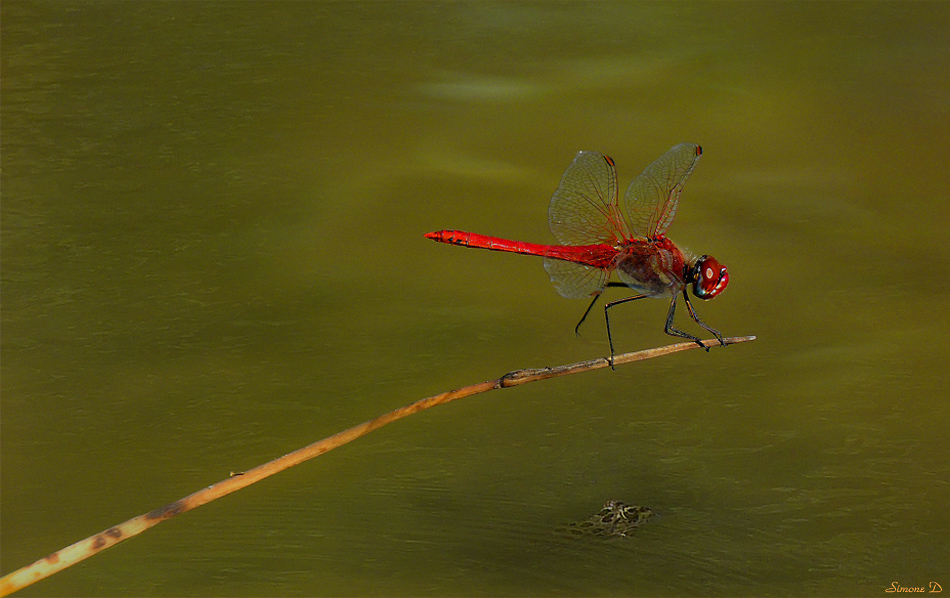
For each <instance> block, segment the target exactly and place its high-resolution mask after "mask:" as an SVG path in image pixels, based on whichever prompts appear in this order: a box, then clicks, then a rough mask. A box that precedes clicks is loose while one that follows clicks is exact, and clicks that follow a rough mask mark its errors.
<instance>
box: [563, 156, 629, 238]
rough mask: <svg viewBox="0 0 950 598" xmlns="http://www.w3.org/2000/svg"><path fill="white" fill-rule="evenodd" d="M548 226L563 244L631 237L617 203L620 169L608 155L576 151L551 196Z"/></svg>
mask: <svg viewBox="0 0 950 598" xmlns="http://www.w3.org/2000/svg"><path fill="white" fill-rule="evenodd" d="M548 225H549V226H550V228H551V232H552V233H554V236H555V237H557V240H558V241H560V242H561V243H562V244H564V245H595V244H598V243H606V244H610V245H613V244H615V243H616V242H617V241H618V240H623V239H626V238H628V236H629V233H628V230H627V225H626V224H625V223H624V221H623V217H622V216H621V214H620V208H619V206H618V192H617V170H616V168H615V167H614V161H613V160H611V159H610V157H609V156H605V155H603V154H600V153H597V152H578V153H577V156H576V157H575V158H574V161H573V162H571V165H570V166H568V167H567V170H566V171H564V176H562V177H561V184H560V185H558V188H557V191H555V192H554V195H553V196H552V197H551V204H550V205H549V206H548Z"/></svg>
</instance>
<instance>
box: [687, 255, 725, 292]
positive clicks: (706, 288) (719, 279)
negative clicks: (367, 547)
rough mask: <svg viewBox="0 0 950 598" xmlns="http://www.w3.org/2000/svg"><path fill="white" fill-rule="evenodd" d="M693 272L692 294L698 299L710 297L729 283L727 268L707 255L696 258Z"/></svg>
mask: <svg viewBox="0 0 950 598" xmlns="http://www.w3.org/2000/svg"><path fill="white" fill-rule="evenodd" d="M693 274H694V277H695V279H694V281H693V294H694V295H696V296H697V297H699V298H700V299H712V298H713V297H715V296H716V295H718V294H719V293H721V292H722V291H723V289H725V288H726V285H727V284H729V270H727V269H726V267H725V266H723V265H722V264H720V263H719V262H718V261H717V260H716V258H714V257H710V256H708V255H704V256H703V257H701V258H699V260H697V262H696V268H695V270H693Z"/></svg>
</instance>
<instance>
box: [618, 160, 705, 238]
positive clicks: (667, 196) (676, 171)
mask: <svg viewBox="0 0 950 598" xmlns="http://www.w3.org/2000/svg"><path fill="white" fill-rule="evenodd" d="M702 153H703V149H702V148H701V147H699V146H698V145H696V144H695V143H681V144H679V145H677V146H675V147H674V148H673V149H671V150H670V151H668V152H666V153H665V154H663V155H662V156H660V158H659V159H658V160H657V161H656V162H654V163H653V164H650V165H649V166H647V167H646V169H645V170H644V171H643V173H642V174H640V176H638V177H637V178H636V179H635V180H634V181H633V182H632V183H630V187H628V188H627V194H626V195H625V196H624V198H623V207H624V210H626V212H627V222H628V223H629V224H630V227H631V229H632V230H633V233H634V234H635V235H637V236H639V237H653V236H655V235H661V234H663V233H665V232H666V229H667V228H669V226H670V223H671V222H673V216H675V215H676V206H677V204H678V203H679V200H680V193H682V192H683V185H685V184H686V179H688V178H689V175H690V173H691V172H693V168H695V166H696V161H697V160H699V156H701V155H702Z"/></svg>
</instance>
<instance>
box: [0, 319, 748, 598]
mask: <svg viewBox="0 0 950 598" xmlns="http://www.w3.org/2000/svg"><path fill="white" fill-rule="evenodd" d="M751 340H755V337H754V336H740V337H733V338H727V339H725V343H724V344H727V345H731V344H736V343H744V342H747V341H751ZM703 342H704V343H705V344H706V345H708V346H714V345H718V344H719V342H718V341H715V340H707V341H703ZM697 348H699V345H697V344H696V343H693V342H687V343H677V344H675V345H667V346H665V347H657V348H655V349H646V350H643V351H637V352H635V353H624V354H622V355H617V356H616V357H614V365H615V366H616V365H622V364H625V363H630V362H634V361H643V360H645V359H652V358H654V357H660V356H663V355H669V354H670V353H677V352H679V351H687V350H689V349H697ZM609 366H610V362H609V361H608V360H607V359H606V358H599V359H592V360H590V361H583V362H580V363H572V364H568V365H561V366H557V367H553V368H538V369H523V370H517V371H514V372H510V373H508V374H505V375H504V376H502V377H501V378H498V379H496V380H489V381H487V382H481V383H479V384H472V385H470V386H465V387H463V388H459V389H456V390H451V391H449V392H444V393H442V394H438V395H435V396H432V397H428V398H426V399H421V400H419V401H416V402H415V403H410V404H409V405H406V406H405V407H400V408H399V409H396V410H394V411H390V412H389V413H386V414H384V415H381V416H379V417H377V418H376V419H373V420H370V421H367V422H363V423H361V424H359V425H358V426H353V427H352V428H350V429H349V430H344V431H342V432H339V433H338V434H334V435H333V436H329V437H327V438H324V439H323V440H319V441H317V442H314V443H313V444H311V445H308V446H305V447H303V448H301V449H298V450H296V451H294V452H292V453H288V454H286V455H284V456H283V457H279V458H277V459H274V460H273V461H271V462H269V463H265V464H263V465H260V466H258V467H255V468H254V469H251V470H249V471H245V472H243V473H239V474H232V475H231V476H230V477H229V478H227V479H225V480H222V481H220V482H218V483H217V484H213V485H211V486H208V487H207V488H202V489H201V490H199V491H197V492H195V493H193V494H190V495H188V496H186V497H184V498H182V499H179V500H176V501H175V502H173V503H171V504H168V505H165V506H164V507H160V508H158V509H155V510H154V511H150V512H148V513H145V514H143V515H139V516H138V517H133V518H132V519H129V520H128V521H126V522H124V523H120V524H118V525H116V526H114V527H110V528H109V529H107V530H105V531H102V532H99V533H98V534H96V535H94V536H90V537H88V538H86V539H85V540H80V541H79V542H76V543H75V544H73V545H71V546H67V547H66V548H63V549H62V550H58V551H56V552H54V553H52V554H50V555H48V556H46V557H44V558H42V559H40V560H38V561H36V562H35V563H33V564H32V565H27V566H25V567H23V568H21V569H18V570H16V571H14V572H12V573H10V574H8V575H5V576H3V577H2V578H0V596H6V595H8V594H11V593H13V592H16V591H17V590H20V589H22V588H24V587H26V586H28V585H30V584H33V583H35V582H37V581H39V580H41V579H44V578H46V577H49V576H50V575H53V574H54V573H57V572H59V571H62V570H63V569H65V568H67V567H70V566H72V565H74V564H76V563H78V562H79V561H82V560H84V559H87V558H89V557H91V556H92V555H94V554H96V553H99V552H102V551H103V550H105V549H106V548H110V547H111V546H114V545H116V544H118V543H119V542H121V541H123V540H127V539H129V538H131V537H132V536H135V535H138V534H140V533H142V532H144V531H145V530H147V529H148V528H150V527H152V526H155V525H158V524H159V523H161V522H162V521H165V520H166V519H171V518H172V517H174V516H175V515H180V514H182V513H184V512H185V511H190V510H192V509H194V508H196V507H200V506H201V505H204V504H207V503H209V502H211V501H213V500H215V499H218V498H221V497H222V496H225V495H227V494H231V493H232V492H235V491H237V490H240V489H241V488H245V487H247V486H250V485H251V484H254V483H255V482H259V481H260V480H263V479H264V478H266V477H269V476H272V475H274V474H275V473H278V472H280V471H283V470H285V469H287V468H290V467H293V466H294V465H299V464H300V463H303V462H304V461H307V460H308V459H312V458H314V457H316V456H318V455H322V454H323V453H325V452H327V451H330V450H333V449H335V448H337V447H339V446H343V445H344V444H346V443H348V442H351V441H353V440H356V439H357V438H359V437H360V436H363V435H364V434H368V433H370V432H372V431H373V430H376V429H378V428H381V427H383V426H385V425H386V424H388V423H390V422H394V421H396V420H398V419H402V418H404V417H406V416H407V415H412V414H413V413H416V412H419V411H422V410H424V409H429V408H430V407H435V406H436V405H442V404H443V403H448V402H449V401H454V400H456V399H461V398H463V397H468V396H471V395H474V394H478V393H482V392H486V391H489V390H495V389H497V388H508V387H511V386H519V385H521V384H527V383H528V382H536V381H538V380H545V379H547V378H555V377H558V376H566V375H568V374H578V373H580V372H588V371H591V370H598V369H602V368H605V367H609Z"/></svg>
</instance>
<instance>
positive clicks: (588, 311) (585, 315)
mask: <svg viewBox="0 0 950 598" xmlns="http://www.w3.org/2000/svg"><path fill="white" fill-rule="evenodd" d="M602 292H603V291H599V292H598V293H597V294H596V295H594V300H593V301H591V302H590V305H588V306H587V309H586V310H585V311H584V315H583V316H581V321H580V322H578V323H577V326H575V327H574V336H580V335H581V333H580V329H581V324H583V323H584V320H586V319H587V314H589V313H590V310H591V309H593V308H594V304H595V303H597V300H598V299H600V293H602Z"/></svg>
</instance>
